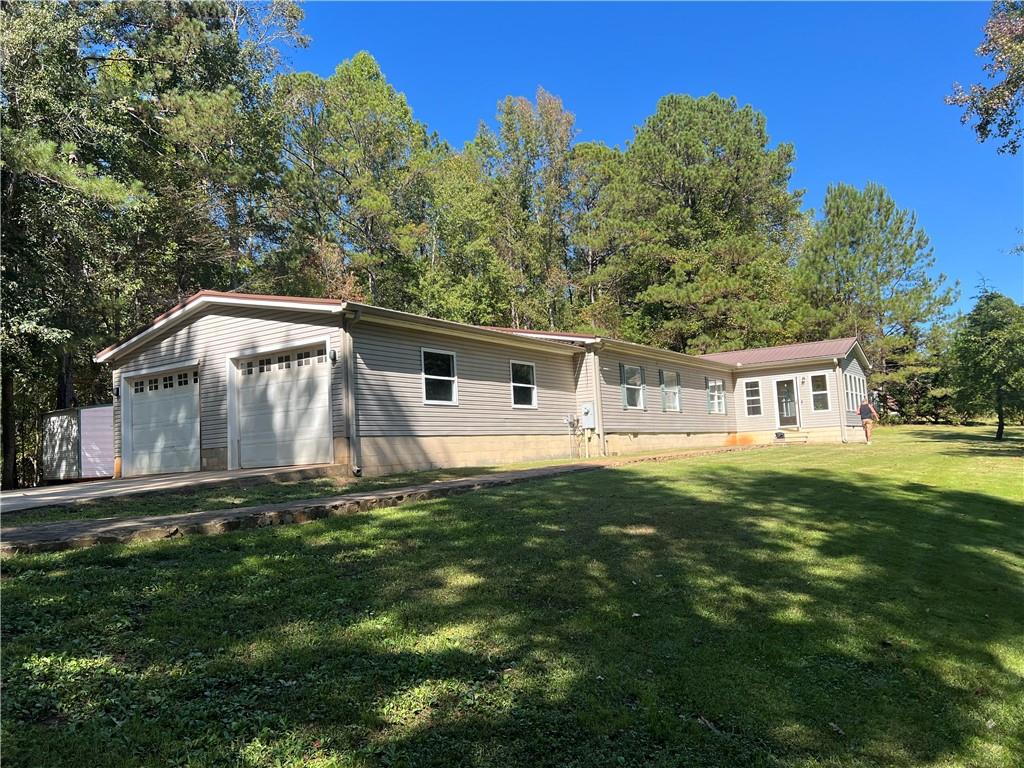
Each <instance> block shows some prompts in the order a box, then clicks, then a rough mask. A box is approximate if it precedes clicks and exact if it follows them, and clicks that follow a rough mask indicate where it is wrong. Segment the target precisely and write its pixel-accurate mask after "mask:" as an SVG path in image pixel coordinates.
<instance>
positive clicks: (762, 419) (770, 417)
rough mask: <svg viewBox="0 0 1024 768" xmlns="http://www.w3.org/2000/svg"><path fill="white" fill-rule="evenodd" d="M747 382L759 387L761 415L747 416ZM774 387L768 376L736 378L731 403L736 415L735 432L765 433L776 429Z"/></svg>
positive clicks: (752, 375) (776, 408)
mask: <svg viewBox="0 0 1024 768" xmlns="http://www.w3.org/2000/svg"><path fill="white" fill-rule="evenodd" d="M748 381H756V382H758V383H759V384H760V385H761V415H760V416H747V398H746V386H747V382H748ZM774 387H775V385H774V384H773V383H772V377H771V375H770V374H760V373H758V374H749V375H744V376H739V375H738V376H737V377H736V389H735V392H734V395H733V402H732V403H731V405H732V407H733V410H734V411H735V413H736V431H737V432H765V431H768V430H773V429H778V427H777V426H776V423H775V414H776V411H777V410H778V406H777V405H776V403H775V392H774Z"/></svg>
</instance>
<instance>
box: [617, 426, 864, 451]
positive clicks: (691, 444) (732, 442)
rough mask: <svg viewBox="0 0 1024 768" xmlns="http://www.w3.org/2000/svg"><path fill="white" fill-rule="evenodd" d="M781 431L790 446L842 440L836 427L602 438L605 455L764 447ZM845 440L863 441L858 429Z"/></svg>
mask: <svg viewBox="0 0 1024 768" xmlns="http://www.w3.org/2000/svg"><path fill="white" fill-rule="evenodd" d="M777 431H784V432H785V434H786V438H785V439H788V440H789V441H790V442H792V443H800V444H803V443H838V442H841V441H842V433H841V431H840V429H839V426H838V425H836V426H834V427H818V428H814V429H802V430H774V429H772V430H764V431H759V432H691V433H689V434H687V433H685V432H612V433H609V434H608V435H606V439H605V446H606V450H607V452H608V455H609V456H617V455H620V454H626V453H643V452H646V451H665V450H672V449H675V448H686V449H689V448H719V447H723V446H744V445H767V444H770V443H775V442H783V441H777V440H776V437H775V433H776V432H777ZM847 439H848V440H849V441H850V442H851V443H853V442H861V443H862V442H864V433H863V432H861V431H860V430H857V431H856V432H855V431H854V430H852V429H851V430H848V435H847Z"/></svg>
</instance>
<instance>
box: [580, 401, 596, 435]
mask: <svg viewBox="0 0 1024 768" xmlns="http://www.w3.org/2000/svg"><path fill="white" fill-rule="evenodd" d="M580 429H597V418H596V417H595V416H594V404H593V403H582V404H581V405H580Z"/></svg>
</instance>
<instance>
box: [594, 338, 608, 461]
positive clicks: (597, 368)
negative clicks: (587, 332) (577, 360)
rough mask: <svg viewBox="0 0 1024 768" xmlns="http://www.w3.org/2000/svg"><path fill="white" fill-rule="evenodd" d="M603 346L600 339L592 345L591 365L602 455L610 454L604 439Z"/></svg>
mask: <svg viewBox="0 0 1024 768" xmlns="http://www.w3.org/2000/svg"><path fill="white" fill-rule="evenodd" d="M602 346H603V342H602V341H601V340H600V339H598V340H597V341H596V342H594V343H593V344H591V345H590V350H591V352H592V355H591V359H590V367H591V372H592V380H593V382H594V423H595V424H596V425H597V430H596V431H597V445H598V447H599V449H600V451H601V455H602V456H607V455H608V447H607V446H606V445H605V441H604V407H603V406H602V405H601V361H600V360H599V359H598V354H597V352H598V350H599V349H601V347H602Z"/></svg>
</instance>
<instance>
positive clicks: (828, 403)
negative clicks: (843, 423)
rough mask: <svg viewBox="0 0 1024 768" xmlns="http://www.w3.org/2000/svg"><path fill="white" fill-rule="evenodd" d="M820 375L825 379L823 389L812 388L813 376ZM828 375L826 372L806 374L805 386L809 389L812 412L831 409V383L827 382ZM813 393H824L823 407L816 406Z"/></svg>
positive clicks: (824, 411) (823, 411) (822, 411)
mask: <svg viewBox="0 0 1024 768" xmlns="http://www.w3.org/2000/svg"><path fill="white" fill-rule="evenodd" d="M815 376H821V377H822V378H823V379H825V389H815V388H814V377H815ZM828 379H829V376H828V374H827V373H810V374H808V375H807V386H808V387H810V389H811V412H812V413H827V412H828V411H831V410H832V385H831V383H829V380H828ZM815 395H825V403H826V405H825V407H824V408H818V407H817V406H816V405H815V403H814V396H815Z"/></svg>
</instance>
